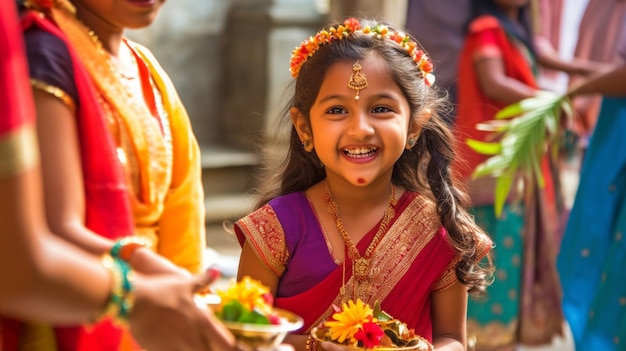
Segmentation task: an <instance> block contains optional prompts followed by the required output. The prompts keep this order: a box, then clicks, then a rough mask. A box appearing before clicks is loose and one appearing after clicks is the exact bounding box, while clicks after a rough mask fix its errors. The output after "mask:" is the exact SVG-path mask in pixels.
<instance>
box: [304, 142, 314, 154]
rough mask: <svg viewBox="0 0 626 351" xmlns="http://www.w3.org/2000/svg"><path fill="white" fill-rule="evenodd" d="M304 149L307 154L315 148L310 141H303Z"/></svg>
mask: <svg viewBox="0 0 626 351" xmlns="http://www.w3.org/2000/svg"><path fill="white" fill-rule="evenodd" d="M302 148H304V151H306V152H311V151H312V150H313V146H312V145H311V142H310V141H308V140H302Z"/></svg>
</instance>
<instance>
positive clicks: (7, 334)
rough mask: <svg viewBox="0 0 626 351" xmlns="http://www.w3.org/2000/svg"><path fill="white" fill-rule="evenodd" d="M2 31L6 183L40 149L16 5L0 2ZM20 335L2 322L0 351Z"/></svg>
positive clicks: (0, 146)
mask: <svg viewBox="0 0 626 351" xmlns="http://www.w3.org/2000/svg"><path fill="white" fill-rule="evenodd" d="M0 27H1V28H0V48H2V50H0V91H1V92H2V93H1V94H0V160H1V161H0V179H3V178H6V177H11V176H13V175H15V174H18V173H19V172H20V171H22V170H24V169H26V168H27V167H29V166H31V165H32V164H34V162H36V160H37V158H36V156H35V155H37V153H36V149H37V145H36V144H35V143H34V139H33V135H34V129H33V122H34V117H35V110H34V105H33V97H32V95H31V91H30V86H29V83H28V69H27V64H26V57H25V54H24V43H23V42H22V33H21V31H20V26H19V22H18V19H17V11H16V8H15V2H13V1H1V2H0ZM26 141H31V142H30V143H27V142H26ZM33 157H34V158H33ZM1 235H14V234H13V233H2V234H1ZM19 332H20V323H19V322H17V321H15V320H8V319H3V320H0V350H2V349H3V345H5V347H6V349H8V350H11V349H16V348H17V347H18V346H17V345H18V338H17V336H18V335H19Z"/></svg>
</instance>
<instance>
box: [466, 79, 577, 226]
mask: <svg viewBox="0 0 626 351" xmlns="http://www.w3.org/2000/svg"><path fill="white" fill-rule="evenodd" d="M562 114H563V115H564V116H565V118H572V117H571V116H572V108H571V103H570V101H569V99H568V98H567V97H566V96H565V95H560V94H556V93H553V92H547V91H540V92H538V93H537V95H536V96H534V97H531V98H528V99H524V100H521V101H519V102H517V103H514V104H511V105H509V106H506V107H505V108H503V109H502V110H500V111H499V112H498V113H497V114H496V116H495V117H494V118H495V119H494V120H491V121H487V122H483V123H481V124H480V125H477V127H476V128H477V129H480V130H486V131H491V132H492V136H491V137H493V140H498V142H482V141H478V140H471V139H470V140H467V141H466V143H467V144H468V146H470V147H471V148H472V149H473V150H475V151H476V152H478V153H481V154H484V155H489V156H490V157H489V158H488V159H487V160H486V161H484V162H483V163H481V164H479V165H478V166H477V167H476V169H475V170H474V172H473V173H472V178H474V179H475V178H479V177H485V176H491V177H498V179H497V181H496V189H495V198H494V205H495V211H496V215H497V216H498V217H499V216H500V215H501V214H502V208H503V206H504V203H505V202H506V199H507V198H508V195H509V192H510V191H511V186H512V184H513V181H514V180H515V179H516V178H517V176H522V177H523V178H526V179H529V180H530V179H534V181H535V182H536V184H538V185H539V186H541V187H543V186H544V183H545V182H544V179H543V174H542V172H541V160H542V158H543V155H544V154H545V152H546V150H548V149H552V150H553V151H555V146H556V145H557V142H558V140H557V138H558V136H559V134H560V133H559V128H560V126H561V123H560V119H561V115H562ZM555 155H556V154H552V155H551V156H552V157H555Z"/></svg>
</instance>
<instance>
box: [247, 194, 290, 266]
mask: <svg viewBox="0 0 626 351" xmlns="http://www.w3.org/2000/svg"><path fill="white" fill-rule="evenodd" d="M236 224H237V225H238V226H239V228H240V229H241V230H242V232H243V233H244V235H245V236H246V239H247V240H248V241H249V242H250V245H252V246H253V247H254V249H255V250H254V252H256V253H257V255H258V256H259V259H261V261H262V262H263V263H265V265H266V266H267V267H268V268H270V269H271V270H272V271H273V272H274V273H276V275H277V276H279V277H280V276H281V275H282V274H283V273H284V272H285V269H286V265H287V260H288V259H289V252H288V250H287V244H286V242H285V233H284V230H283V227H282V225H281V224H280V221H279V220H278V217H277V216H276V213H275V212H274V209H273V208H272V207H271V206H270V205H265V206H263V207H261V208H259V209H258V210H256V211H254V212H252V213H251V214H250V215H248V216H246V217H244V218H242V219H240V220H239V221H237V223H236Z"/></svg>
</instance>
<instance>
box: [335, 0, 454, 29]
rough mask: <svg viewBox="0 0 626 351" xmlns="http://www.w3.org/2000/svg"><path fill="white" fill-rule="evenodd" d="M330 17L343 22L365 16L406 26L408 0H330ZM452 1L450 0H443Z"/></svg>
mask: <svg viewBox="0 0 626 351" xmlns="http://www.w3.org/2000/svg"><path fill="white" fill-rule="evenodd" d="M328 1H330V11H329V14H328V15H329V16H328V17H329V18H330V20H331V21H333V22H341V21H343V19H345V18H346V17H351V16H354V17H365V18H370V19H377V20H384V21H388V22H391V23H393V24H395V25H398V26H404V22H405V17H406V10H407V0H384V1H380V0H328ZM442 1H450V0H442Z"/></svg>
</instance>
